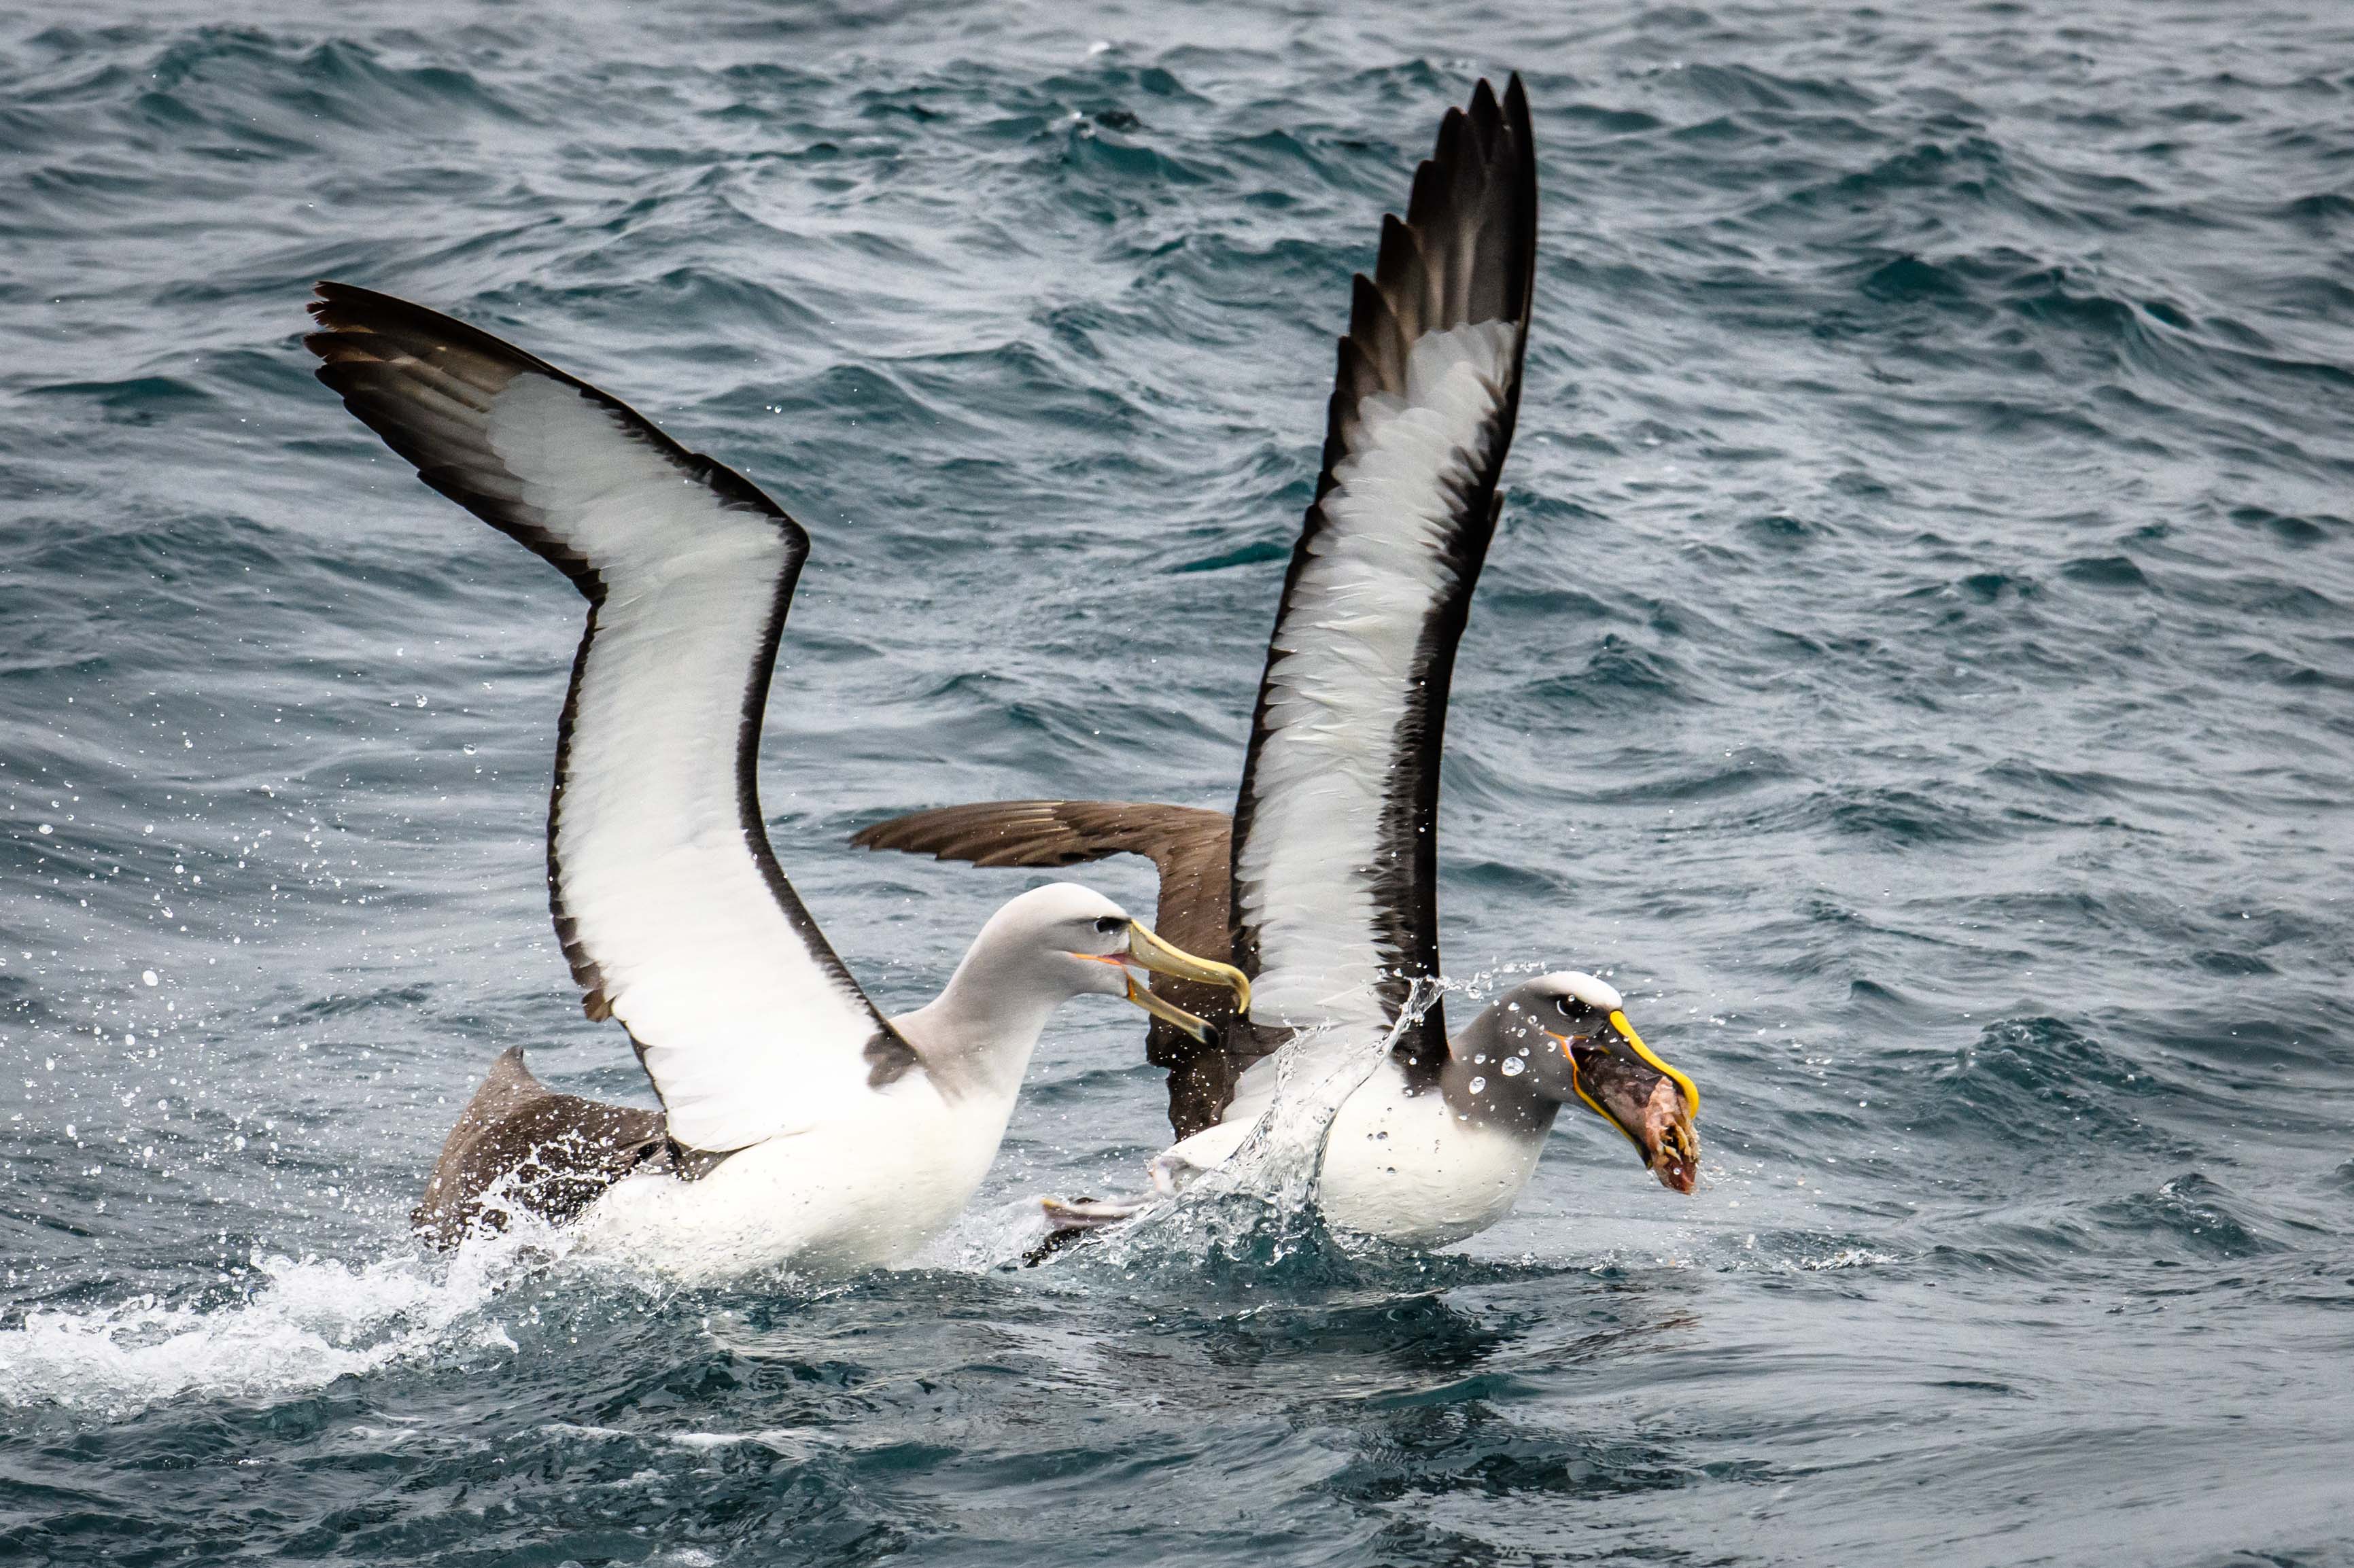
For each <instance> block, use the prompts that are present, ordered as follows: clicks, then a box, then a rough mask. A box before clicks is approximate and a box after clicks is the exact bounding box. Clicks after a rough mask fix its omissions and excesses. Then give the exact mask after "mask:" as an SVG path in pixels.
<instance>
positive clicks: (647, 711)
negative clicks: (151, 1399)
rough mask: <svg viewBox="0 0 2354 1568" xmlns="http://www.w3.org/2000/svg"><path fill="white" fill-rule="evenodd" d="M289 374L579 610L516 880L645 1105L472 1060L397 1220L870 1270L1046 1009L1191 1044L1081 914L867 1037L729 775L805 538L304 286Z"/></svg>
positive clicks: (441, 323)
mask: <svg viewBox="0 0 2354 1568" xmlns="http://www.w3.org/2000/svg"><path fill="white" fill-rule="evenodd" d="M318 293H319V298H318V299H317V300H316V301H315V302H313V304H312V306H311V312H312V314H313V316H314V317H316V318H317V321H318V325H319V330H318V331H317V332H316V333H315V334H313V335H312V336H310V337H309V338H307V339H306V340H305V341H306V342H307V343H308V344H309V346H310V347H311V349H312V351H313V352H314V353H315V354H317V355H319V357H320V358H321V360H323V362H324V363H323V365H322V366H321V367H320V370H319V378H320V379H321V380H323V381H324V382H325V383H326V384H327V385H328V386H329V387H333V388H334V390H335V391H336V392H338V393H340V394H342V396H343V399H344V405H345V408H349V409H350V410H351V411H352V412H353V413H354V414H355V415H357V416H358V417H359V418H360V420H361V421H362V422H363V423H364V424H366V425H367V426H368V428H369V429H373V430H375V431H376V433H377V434H378V435H379V436H381V437H383V438H384V440H385V443H386V444H387V446H389V447H390V448H391V449H392V450H394V451H396V452H398V453H399V454H400V455H401V456H402V457H404V458H406V459H408V461H409V462H411V463H412V464H414V465H415V466H416V468H417V471H418V476H419V478H420V479H422V480H424V482H426V483H427V484H429V485H431V486H432V487H433V488H434V489H436V490H438V491H440V492H441V493H442V494H444V495H447V496H449V497H450V498H451V500H453V501H456V502H457V503H459V504H460V505H461V506H464V507H465V508H466V509H467V510H469V511H471V512H472V513H473V514H475V515H476V516H478V517H480V518H482V521H484V522H486V523H488V524H491V525H492V526H493V527H494V528H497V529H499V530H500V531H501V532H503V533H504V534H507V535H510V536H512V537H514V539H516V540H518V541H519V542H521V543H522V544H524V545H525V546H528V547H529V548H530V549H532V550H533V551H535V553H537V554H538V555H539V556H541V557H543V558H544V559H546V560H547V561H548V562H549V563H550V564H552V565H554V566H555V567H557V569H558V570H560V571H562V572H563V573H564V574H565V575H566V576H567V577H569V578H571V580H572V582H573V584H574V586H576V587H577V588H579V590H580V591H581V593H582V594H583V596H585V597H586V598H587V599H588V607H589V608H588V629H587V631H586V632H585V633H584V635H583V636H582V638H581V641H580V647H579V651H578V654H577V656H576V657H575V659H574V661H573V666H572V684H571V689H570V691H569V693H568V694H567V696H566V699H565V705H564V713H563V716H562V718H561V720H560V721H559V722H558V725H557V749H556V780H555V787H554V789H553V791H552V793H551V794H550V797H549V800H548V821H547V878H548V895H549V903H550V906H551V907H552V910H553V912H554V915H555V919H556V931H557V937H558V938H560V939H561V941H562V943H563V946H564V953H565V957H566V958H567V959H569V960H570V963H571V966H572V974H573V978H574V980H576V981H577V982H578V984H579V986H580V990H581V994H582V999H583V1005H584V1006H585V1008H586V1010H587V1012H588V1016H589V1017H590V1018H592V1019H605V1018H611V1019H614V1020H617V1021H618V1022H620V1024H621V1025H622V1026H623V1027H624V1028H625V1029H626V1030H627V1031H628V1032H629V1035H630V1039H631V1043H632V1044H634V1045H635V1047H636V1049H637V1054H638V1059H639V1061H640V1062H641V1063H642V1065H644V1067H645V1070H646V1074H647V1075H648V1076H649V1077H650V1078H651V1079H652V1081H653V1086H654V1090H655V1092H656V1094H657V1095H658V1096H659V1097H660V1098H661V1100H662V1105H663V1108H662V1110H661V1111H659V1112H656V1111H652V1110H644V1109H640V1108H637V1107H626V1106H610V1105H600V1104H598V1103H596V1102H594V1101H590V1100H585V1099H581V1098H579V1097H575V1096H571V1095H560V1094H556V1093H553V1092H551V1091H549V1090H548V1089H546V1087H544V1086H541V1085H540V1084H539V1083H537V1082H536V1081H535V1079H534V1078H533V1077H532V1076H531V1075H530V1073H529V1072H528V1071H527V1070H525V1067H524V1065H523V1060H522V1055H521V1053H520V1051H511V1052H509V1053H508V1054H506V1055H504V1056H503V1057H502V1058H500V1059H499V1061H498V1062H497V1063H496V1064H495V1065H493V1069H492V1072H491V1075H490V1076H489V1078H488V1079H487V1080H486V1081H485V1082H484V1084H483V1086H482V1089H481V1090H480V1091H479V1092H478V1093H477V1094H476V1095H475V1097H474V1098H473V1100H472V1102H471V1103H470V1104H469V1105H468V1106H467V1107H466V1110H465V1112H464V1113H463V1114H462V1115H461V1117H460V1118H459V1121H458V1125H457V1126H456V1128H453V1129H452V1130H451V1134H450V1137H449V1139H448V1141H447V1143H446V1144H445V1145H444V1146H443V1149H442V1152H441V1158H440V1162H439V1164H438V1165H437V1166H436V1167H435V1170H434V1171H433V1174H432V1177H431V1179H430V1181H429V1183H428V1186H427V1190H426V1195H425V1201H424V1202H422V1203H421V1204H419V1207H418V1210H417V1213H416V1214H415V1216H414V1221H415V1224H416V1225H417V1227H418V1229H419V1231H420V1232H421V1233H422V1234H425V1235H426V1236H427V1237H428V1238H429V1239H430V1240H432V1241H434V1242H436V1243H438V1244H440V1245H452V1244H454V1243H455V1242H456V1241H457V1240H458V1239H459V1238H460V1237H461V1236H462V1235H463V1234H465V1233H466V1231H467V1230H468V1229H469V1228H470V1227H472V1225H474V1224H477V1223H492V1224H496V1223H499V1216H500V1214H501V1213H502V1212H503V1209H504V1207H509V1206H511V1207H520V1208H522V1209H525V1210H527V1211H530V1212H533V1213H538V1214H539V1215H540V1216H541V1217H543V1218H545V1219H547V1220H550V1221H553V1222H556V1223H565V1222H572V1223H575V1224H577V1225H578V1228H579V1231H580V1233H581V1234H582V1237H583V1240H584V1242H586V1243H587V1244H588V1245H590V1246H592V1247H598V1248H603V1249H608V1250H610V1251H613V1252H616V1253H620V1254H624V1255H630V1256H631V1257H633V1258H636V1259H640V1260H642V1261H645V1262H648V1263H651V1264H653V1265H655V1266H660V1267H663V1268H664V1269H667V1270H670V1271H672V1272H674V1273H677V1274H680V1275H683V1276H686V1277H720V1276H724V1275H726V1274H729V1273H733V1272H737V1271H740V1270H744V1269H748V1268H757V1267H762V1266H775V1265H790V1266H795V1267H798V1268H804V1269H813V1270H827V1271H836V1270H853V1269H857V1268H862V1267H867V1266H876V1265H890V1264H895V1263H898V1262H901V1261H903V1260H904V1259H906V1258H907V1256H908V1255H910V1254H912V1253H913V1252H914V1251H915V1250H916V1249H917V1247H919V1246H921V1245H923V1244H924V1242H925V1241H927V1240H928V1239H929V1238H930V1237H931V1236H933V1235H935V1234H938V1233H939V1232H940V1231H941V1230H943V1229H944V1228H946V1226H947V1225H948V1224H949V1223H950V1222H951V1221H952V1220H954V1219H955V1217H956V1216H957V1214H958V1213H960V1211H961V1210H962V1209H963V1207H964V1205H965V1203H966V1202H967V1201H968V1200H970V1198H971V1196H972V1194H973V1192H974V1191H975V1190H976V1189H977V1188H978V1187H979V1186H980V1184H981V1179H982V1177H983V1176H984V1175H985V1174H986V1173H987V1171H988V1169H989V1164H990V1161H991V1159H992V1158H994V1156H995V1154H996V1152H997V1146H998V1144H999V1142H1000V1140H1001V1139H1002V1138H1003V1136H1004V1132H1005V1123H1006V1118H1007V1117H1008V1115H1009V1114H1010V1113H1011V1111H1012V1109H1013V1099H1014V1096H1015V1093H1016V1092H1017V1090H1018V1089H1019V1087H1020V1086H1021V1082H1022V1075H1023V1070H1024V1068H1025V1067H1026V1066H1027V1065H1028V1063H1029V1060H1030V1054H1031V1051H1032V1049H1033V1048H1034V1046H1035V1045H1036V1044H1037V1041H1038V1036H1039V1033H1040V1032H1041V1031H1042V1030H1043V1029H1044V1027H1045V1023H1046V1020H1047V1018H1048V1016H1049V1015H1051V1014H1052V1013H1053V1012H1054V1011H1055V1008H1056V1007H1058V1006H1060V1005H1061V1004H1062V1003H1063V1002H1064V1001H1067V1000H1069V999H1070V998H1072V997H1075V996H1081V995H1087V994H1103V995H1113V996H1124V997H1126V998H1128V999H1129V1001H1134V1002H1136V1003H1137V1004H1139V1005H1140V1006H1142V1007H1143V1008H1145V1009H1146V1011H1148V1012H1150V1013H1151V1014H1152V1015H1153V1016H1154V1018H1155V1019H1156V1020H1158V1021H1159V1022H1160V1023H1161V1026H1163V1027H1170V1028H1174V1029H1177V1030H1180V1031H1182V1032H1186V1033H1190V1034H1193V1035H1195V1036H1204V1035H1207V1034H1208V1033H1211V1031H1210V1029H1209V1027H1208V1026H1207V1025H1206V1024H1205V1023H1204V1022H1203V1021H1202V1020H1200V1019H1199V1018H1196V1017H1194V1016H1193V1015H1191V1014H1189V1013H1187V1012H1184V1011H1183V1010H1182V1009H1180V1008H1178V1007H1176V1006H1174V1005H1172V1004H1171V1003H1170V1002H1168V1001H1165V1000H1164V999H1162V998H1160V997H1157V996H1155V995H1154V994H1152V993H1151V992H1150V991H1146V990H1145V989H1143V988H1142V987H1141V986H1140V985H1139V984H1138V982H1137V980H1136V979H1135V973H1136V972H1144V973H1150V974H1158V975H1165V976H1170V977H1172V978H1173V979H1175V980H1180V981H1183V982H1188V983H1207V984H1210V985H1213V986H1224V987H1228V988H1231V990H1232V991H1233V993H1234V994H1235V996H1236V997H1238V998H1246V997H1247V995H1248V990H1249V988H1248V983H1247V982H1246V980H1244V979H1243V977H1242V975H1241V974H1240V972H1239V971H1237V970H1236V969H1234V968H1233V967H1232V966H1230V965H1227V964H1224V963H1217V962H1213V961H1210V960H1207V959H1197V958H1194V957H1193V955H1191V954H1189V953H1186V952H1184V951H1182V949H1179V948H1175V947H1172V946H1171V945H1170V944H1169V943H1167V942H1164V941H1162V940H1161V939H1160V938H1157V937H1155V936H1154V935H1153V934H1152V933H1151V932H1150V930H1148V929H1146V928H1145V927H1142V926H1140V925H1139V924H1137V923H1136V922H1135V921H1133V920H1130V919H1129V917H1128V916H1127V914H1126V913H1125V912H1123V911H1122V910H1121V909H1120V907H1119V906H1118V905H1116V904H1114V903H1112V902H1111V901H1110V900H1109V899H1108V898H1105V897H1104V896H1102V895H1100V894H1097V893H1093V892H1090V891H1088V890H1087V889H1086V888H1084V887H1078V886H1075V885H1070V884H1067V883H1058V884H1055V885H1051V886H1046V887H1040V888H1035V889H1034V890H1032V891H1030V892H1028V893H1025V894H1023V895H1021V896H1020V897H1018V898H1015V899H1013V901H1012V902H1010V903H1008V904H1007V905H1006V906H1004V907H1003V908H1002V909H1000V910H999V911H998V912H997V913H996V914H995V915H994V916H991V918H990V920H989V921H988V923H987V924H986V925H984V926H983V927H981V934H980V935H979V936H978V937H976V938H974V939H973V943H972V947H971V948H970V951H968V952H967V953H966V954H965V957H964V960H963V962H961V963H960V964H959V965H958V966H957V969H956V972H955V974H954V975H953V976H951V977H950V979H949V983H948V986H947V988H946V989H945V990H943V991H941V992H940V994H939V996H938V998H937V999H936V1000H934V1001H932V1002H930V1003H929V1004H928V1005H927V1006H925V1007H922V1008H918V1009H917V1010H916V1011H915V1012H909V1013H906V1014H904V1015H902V1016H900V1017H898V1018H894V1019H888V1020H886V1019H885V1018H884V1017H882V1016H881V1015H880V1014H879V1013H878V1012H876V1011H875V1006H874V1003H873V1002H871V1001H868V999H867V997H866V993H865V992H864V991H862V990H861V989H860V988H859V985H858V982H857V981H856V980H854V979H852V978H851V975H850V972H849V971H848V970H847V969H844V968H843V964H842V960H841V959H838V958H837V957H835V955H834V951H833V948H832V946H831V945H830V944H829V943H828V942H827V941H826V939H825V936H824V934H823V933H822V932H821V931H820V930H819V929H818V927H817V923H816V922H815V921H814V920H812V919H811V917H810V915H809V911H808V910H807V909H805V908H803V907H802V906H801V899H800V898H799V897H798V896H797V895H795V894H794V892H793V888H792V885H791V884H790V882H788V881H787V880H786V879H785V874H784V872H783V870H782V869H781V868H780V867H779V864H778V863H777V858H776V855H775V853H773V852H772V851H771V849H770V848H769V840H768V834H767V832H766V831H765V829H764V827H763V825H762V818H761V812H760V803H759V794H758V779H757V774H758V747H759V736H760V724H761V718H762V715H763V713H764V711H765V709H766V707H767V704H768V695H769V677H770V674H771V672H772V671H773V669H774V667H775V662H776V652H777V643H778V639H779V634H780V632H781V630H782V629H783V626H784V620H785V612H786V609H787V608H788V607H789V606H790V603H791V600H792V593H793V585H794V582H795V580H796V579H797V578H798V577H799V576H800V572H801V563H802V561H803V559H804V558H805V557H806V556H807V555H808V553H809V536H808V535H806V534H805V533H803V532H802V530H801V525H800V524H797V523H795V522H794V521H793V520H792V519H791V518H790V517H789V516H787V515H786V514H785V512H784V510H783V509H782V508H781V507H779V506H778V505H777V503H775V502H773V501H771V500H769V497H768V496H766V495H765V494H763V493H761V492H760V491H759V490H758V488H757V487H756V486H754V485H753V484H752V483H751V482H749V481H748V480H746V479H745V478H743V476H741V475H740V474H737V473H736V472H735V471H732V470H730V469H727V468H725V467H722V466H721V465H720V464H718V463H716V462H714V461H712V460H711V459H709V458H706V457H703V456H699V455H697V454H695V453H694V452H690V451H687V450H685V449H684V448H683V447H681V446H679V445H678V443H677V442H675V441H673V440H671V439H670V438H669V437H667V436H665V435H664V434H663V432H662V431H660V430H659V429H655V428H654V426H653V425H652V423H650V422H649V421H647V420H646V419H645V418H642V416H640V415H639V414H637V413H636V412H635V411H633V410H632V409H631V408H628V407H626V406H625V405H623V404H621V403H620V402H619V401H617V400H616V399H614V398H613V397H609V396H607V395H606V394H605V393H603V392H600V391H599V390H598V389H597V388H595V387H590V386H588V384H587V383H585V382H582V381H579V380H578V379H576V378H575V377H573V376H568V375H567V374H566V373H565V372H563V371H561V370H558V369H557V368H556V367H555V366H552V365H549V364H547V363H546V361H544V360H540V359H536V358H535V357H533V356H532V355H528V354H525V353H524V352H523V351H522V350H520V349H518V348H515V347H514V346H513V345H512V344H506V343H504V342H502V341H500V340H499V339H497V338H495V337H492V336H490V335H489V334H485V333H482V332H480V331H477V330H476V329H474V328H472V327H469V326H467V325H465V324H464V323H461V322H457V321H454V320H452V319H451V318H450V317H448V316H444V315H441V314H439V313H435V312H433V311H429V310H427V309H425V308H423V307H422V306H419V305H414V304H410V303H408V302H406V301H402V300H398V299H394V298H392V297H390V296H389V295H385V294H379V293H375V292H372V291H368V290H366V289H358V288H353V287H350V286H348V285H345V284H341V283H322V284H320V285H319V288H318Z"/></svg>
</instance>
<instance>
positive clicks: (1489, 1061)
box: [1438, 1007, 1561, 1138]
mask: <svg viewBox="0 0 2354 1568" xmlns="http://www.w3.org/2000/svg"><path fill="white" fill-rule="evenodd" d="M1495 1013H1496V1009H1494V1008H1492V1007H1490V1008H1489V1009H1487V1010H1486V1011H1484V1012H1481V1013H1480V1014H1479V1017H1477V1018H1475V1019H1473V1020H1472V1021H1471V1022H1470V1023H1469V1024H1468V1025H1466V1026H1465V1028H1464V1030H1463V1032H1462V1033H1460V1034H1458V1035H1457V1036H1456V1037H1455V1038H1454V1039H1453V1040H1451V1041H1449V1042H1447V1065H1445V1066H1444V1067H1442V1068H1440V1069H1439V1073H1438V1092H1439V1093H1440V1094H1441V1095H1443V1096H1445V1097H1446V1099H1447V1109H1449V1110H1451V1111H1453V1112H1455V1113H1456V1114H1457V1115H1458V1116H1469V1118H1472V1119H1473V1120H1474V1121H1478V1122H1481V1123H1483V1124H1485V1125H1487V1126H1489V1127H1493V1128H1499V1129H1500V1130H1503V1131H1507V1132H1518V1133H1525V1134H1529V1135H1531V1136H1533V1137H1538V1138H1542V1137H1543V1136H1544V1134H1545V1133H1547V1132H1549V1131H1550V1130H1552V1128H1553V1118H1555V1117H1557V1116H1559V1115H1560V1114H1561V1102H1560V1101H1559V1100H1553V1099H1547V1098H1546V1097H1544V1096H1543V1095H1540V1094H1538V1093H1537V1092H1536V1089H1535V1086H1534V1083H1533V1079H1534V1077H1535V1075H1534V1074H1532V1073H1520V1074H1517V1075H1506V1074H1505V1072H1504V1070H1503V1064H1504V1059H1505V1056H1506V1055H1507V1054H1509V1052H1510V1049H1511V1048H1510V1046H1509V1045H1507V1044H1506V1042H1505V1040H1504V1035H1503V1031H1502V1030H1501V1029H1500V1027H1499V1026H1498V1024H1497V1022H1496V1017H1495Z"/></svg>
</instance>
